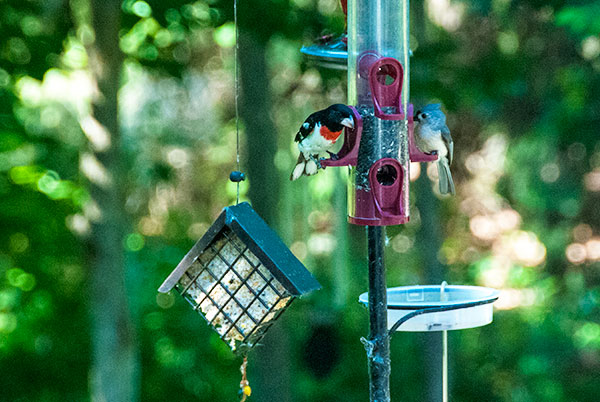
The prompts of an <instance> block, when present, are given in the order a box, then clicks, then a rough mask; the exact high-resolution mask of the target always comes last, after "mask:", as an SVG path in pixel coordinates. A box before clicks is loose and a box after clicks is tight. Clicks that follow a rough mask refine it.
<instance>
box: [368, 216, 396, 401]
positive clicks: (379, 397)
mask: <svg viewBox="0 0 600 402" xmlns="http://www.w3.org/2000/svg"><path fill="white" fill-rule="evenodd" d="M367 237H368V241H367V242H368V249H369V252H368V254H369V323H370V333H369V342H368V343H367V345H368V348H367V351H368V353H367V356H368V358H369V377H370V387H369V394H370V398H371V402H389V401H390V371H391V369H390V338H389V336H388V330H387V291H386V286H385V264H384V260H383V251H384V237H385V227H383V226H367Z"/></svg>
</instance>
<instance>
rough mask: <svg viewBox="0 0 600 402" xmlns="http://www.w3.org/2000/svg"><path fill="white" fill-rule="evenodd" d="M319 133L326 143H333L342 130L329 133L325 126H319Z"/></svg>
mask: <svg viewBox="0 0 600 402" xmlns="http://www.w3.org/2000/svg"><path fill="white" fill-rule="evenodd" d="M319 132H320V134H321V137H323V138H325V139H326V140H327V141H331V142H335V141H336V140H337V139H338V137H339V136H340V134H341V133H342V130H340V131H331V130H330V129H328V128H327V126H321V129H320V130H319Z"/></svg>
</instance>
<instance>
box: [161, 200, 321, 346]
mask: <svg viewBox="0 0 600 402" xmlns="http://www.w3.org/2000/svg"><path fill="white" fill-rule="evenodd" d="M320 287H321V285H320V284H319V283H318V282H317V280H316V279H315V278H314V277H313V276H312V275H311V273H310V272H309V271H308V270H307V269H306V268H305V267H304V265H302V263H301V262H300V261H299V260H298V259H297V258H296V257H295V256H294V255H293V254H292V252H291V251H290V250H289V249H288V248H287V247H286V246H285V244H284V243H283V242H282V241H281V239H280V238H279V236H277V234H276V233H275V232H274V231H273V230H272V229H271V228H270V227H269V226H267V224H266V223H265V222H264V221H263V220H262V219H261V218H260V216H258V214H257V213H256V212H255V211H254V210H253V209H252V207H251V206H250V204H248V203H241V204H238V205H234V206H230V207H226V208H224V209H223V212H222V213H221V215H220V216H219V217H218V218H217V219H216V221H215V222H214V223H213V225H212V226H211V227H210V228H209V229H208V231H207V232H206V233H205V234H204V236H202V238H201V239H200V240H198V242H197V243H196V244H195V245H194V247H192V249H191V250H190V251H189V252H188V253H187V255H186V256H185V257H184V258H183V259H182V260H181V262H180V263H179V264H178V265H177V267H176V268H175V270H173V272H171V274H170V275H169V276H168V277H167V279H166V280H165V281H164V282H163V284H162V285H161V286H160V288H159V289H158V290H159V291H160V292H163V293H166V292H169V291H170V290H171V289H173V288H176V289H177V290H178V291H179V293H181V294H182V295H183V296H184V298H185V299H186V300H188V302H190V304H192V306H193V307H194V309H195V310H197V311H198V312H199V313H200V314H201V315H202V316H203V317H204V318H205V319H206V320H207V321H208V323H209V325H211V327H212V328H213V329H214V330H215V331H216V332H217V333H218V334H219V335H220V336H221V339H223V340H224V341H226V342H227V343H228V344H229V346H230V347H231V349H232V350H234V351H239V350H247V349H249V348H251V347H253V346H254V345H255V344H256V343H257V342H258V341H259V340H260V338H262V336H263V335H264V333H265V332H266V330H267V329H268V327H269V326H270V325H271V324H272V323H273V322H274V321H275V320H276V319H277V318H278V317H279V315H280V314H281V313H282V312H283V311H284V310H285V308H286V307H287V306H288V305H289V304H290V303H291V302H292V300H293V299H294V297H297V296H302V295H304V294H306V293H308V292H310V291H312V290H317V289H319V288H320Z"/></svg>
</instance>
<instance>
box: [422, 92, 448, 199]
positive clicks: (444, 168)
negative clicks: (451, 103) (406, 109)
mask: <svg viewBox="0 0 600 402" xmlns="http://www.w3.org/2000/svg"><path fill="white" fill-rule="evenodd" d="M415 121H417V122H418V123H419V124H418V125H417V130H416V136H415V141H416V143H417V146H418V147H419V149H420V150H421V151H423V152H427V153H431V154H433V153H437V156H438V176H439V179H440V193H442V194H448V193H451V194H455V190H454V181H452V174H451V173H450V164H451V163H452V156H453V154H454V144H453V142H452V137H451V136H450V129H449V128H448V126H446V115H445V114H444V112H442V108H441V105H440V104H439V103H434V104H430V105H427V106H425V107H424V108H423V109H421V110H418V111H417V113H416V114H415Z"/></svg>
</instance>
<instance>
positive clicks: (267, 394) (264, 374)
mask: <svg viewBox="0 0 600 402" xmlns="http://www.w3.org/2000/svg"><path fill="white" fill-rule="evenodd" d="M254 23H255V22H254ZM239 36H240V37H239V60H240V79H241V89H242V91H241V97H240V100H241V102H240V114H241V117H242V119H243V121H244V125H245V132H246V148H247V152H248V153H247V157H246V158H245V160H246V163H245V166H246V169H247V173H248V179H249V181H250V189H249V192H248V195H249V197H250V200H251V201H252V205H253V207H254V209H255V210H256V212H257V213H258V214H259V215H260V216H261V217H262V218H263V219H264V220H265V221H266V222H267V223H268V224H270V225H275V223H276V222H275V221H276V219H277V210H278V209H277V208H278V202H279V196H280V194H279V177H278V175H277V169H276V168H275V164H274V157H275V152H276V151H277V132H276V129H275V125H274V123H273V121H272V120H271V117H270V116H271V103H270V93H269V79H268V75H267V65H266V59H265V47H266V43H265V41H264V40H259V39H258V38H257V37H256V36H254V35H253V33H252V31H250V30H247V29H244V27H243V26H242V24H241V23H240V35H239ZM279 321H281V320H279ZM281 324H282V323H281V322H277V323H275V324H274V325H273V326H272V327H271V328H270V329H269V332H267V335H266V336H265V338H264V339H263V341H262V343H263V344H264V346H263V347H259V348H257V350H256V351H255V352H254V353H253V359H250V362H251V363H252V362H254V361H255V363H254V364H252V366H251V367H250V380H251V381H252V372H254V373H256V374H255V375H254V378H255V382H254V385H255V387H254V388H255V394H256V399H257V400H265V401H266V400H277V401H278V402H289V401H291V400H292V398H291V388H290V377H291V375H290V366H291V364H290V361H289V358H290V350H289V349H290V348H289V343H288V341H287V337H286V336H285V330H284V329H283V328H282V326H281Z"/></svg>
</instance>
